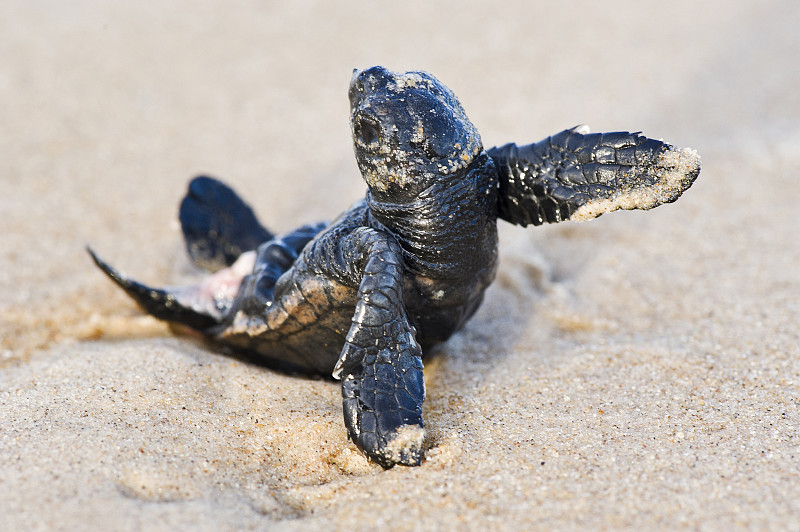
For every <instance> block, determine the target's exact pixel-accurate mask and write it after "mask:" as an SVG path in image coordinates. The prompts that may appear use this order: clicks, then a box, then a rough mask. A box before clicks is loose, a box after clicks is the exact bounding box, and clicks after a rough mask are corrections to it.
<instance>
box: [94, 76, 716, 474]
mask: <svg viewBox="0 0 800 532" xmlns="http://www.w3.org/2000/svg"><path fill="white" fill-rule="evenodd" d="M349 95H350V125H351V129H352V135H353V143H354V148H355V155H356V159H357V161H358V167H359V169H360V170H361V174H362V176H363V178H364V180H365V181H366V182H367V185H368V188H367V192H366V197H365V198H363V199H361V200H359V201H357V202H356V203H354V204H353V205H352V206H350V208H349V209H347V210H346V211H345V212H344V213H343V214H342V215H341V216H339V217H338V218H337V219H336V220H334V221H333V222H331V223H330V224H324V223H323V224H316V225H306V226H303V227H301V228H299V229H297V230H295V231H292V232H290V233H288V234H285V235H282V236H274V235H273V234H272V233H271V232H269V231H268V230H267V229H265V228H264V227H263V226H262V225H261V224H260V223H259V222H258V220H257V219H256V217H255V215H254V214H253V211H252V210H251V209H250V207H248V206H247V204H245V203H244V201H242V200H241V199H240V198H239V197H238V196H237V195H236V194H235V193H234V192H233V191H232V190H231V189H230V188H228V187H227V186H226V185H224V184H222V183H220V182H219V181H216V180H214V179H211V178H209V177H197V178H195V179H194V180H193V181H192V182H191V183H190V184H189V191H188V194H187V195H186V197H185V198H184V199H183V202H182V204H181V207H180V221H181V225H182V227H183V233H184V236H185V238H186V245H187V248H188V252H189V255H190V256H191V258H192V260H193V261H194V263H195V264H197V265H199V266H200V267H202V268H204V269H206V270H208V271H210V272H216V273H213V274H212V275H210V276H208V277H207V278H206V280H205V281H204V282H202V283H201V284H199V285H196V286H189V287H181V288H163V289H154V288H150V287H147V286H144V285H142V284H140V283H138V282H136V281H134V280H132V279H130V278H129V277H127V276H125V275H123V274H121V273H120V272H118V271H116V270H115V269H113V268H111V267H110V266H109V265H107V264H106V263H105V262H103V261H102V260H101V259H100V258H98V257H97V256H96V255H95V254H94V253H92V252H91V250H90V253H92V256H93V258H94V260H95V262H96V263H97V265H98V266H99V267H100V268H101V269H102V270H103V271H104V272H105V273H106V274H107V275H108V276H109V277H110V278H111V279H112V280H114V282H116V283H117V284H118V285H119V286H121V287H122V288H123V289H124V290H125V291H126V292H127V293H128V294H129V295H130V296H131V297H133V299H135V300H136V301H137V302H138V303H139V304H140V305H141V306H142V307H143V308H144V309H145V310H146V311H147V312H149V313H150V314H152V315H153V316H155V317H157V318H159V319H162V320H167V321H170V322H175V323H180V324H183V325H187V326H189V327H191V328H193V329H196V330H198V331H200V332H202V333H204V334H206V335H208V336H209V337H211V338H213V339H215V340H216V341H218V342H220V343H222V344H225V345H228V346H232V347H233V348H234V349H239V350H243V351H246V352H249V353H253V354H256V355H258V356H259V357H261V359H262V360H264V361H265V363H267V364H270V365H272V366H277V367H280V368H284V369H287V370H291V371H302V372H306V373H315V374H325V375H331V374H332V375H333V377H334V378H336V379H340V380H341V383H342V397H343V408H344V421H345V425H346V426H347V430H348V434H349V436H350V438H351V439H352V440H353V441H354V442H355V443H356V445H357V446H358V447H359V448H360V449H362V450H363V451H364V453H366V455H367V456H368V457H369V458H370V459H372V460H374V461H375V462H377V463H379V464H380V465H382V466H383V467H387V468H388V467H391V466H393V465H395V464H404V465H418V464H419V463H420V462H421V460H422V454H423V436H424V431H423V422H422V402H423V400H424V399H425V384H424V382H423V375H422V360H421V357H422V354H423V351H424V350H425V349H426V348H427V347H429V346H431V345H433V344H436V343H437V342H442V341H445V340H447V339H448V338H449V337H450V336H451V335H452V334H453V333H454V332H455V331H457V330H459V328H461V326H462V325H463V324H464V322H465V321H466V320H467V319H469V317H470V316H472V314H473V313H474V312H475V310H476V309H477V308H478V305H480V303H481V300H482V299H483V293H484V290H486V288H487V287H488V286H489V284H490V283H491V282H492V280H493V279H494V277H495V272H496V269H497V219H498V218H499V219H502V220H505V221H507V222H510V223H513V224H518V225H522V226H526V225H529V224H532V225H540V224H542V223H544V222H548V223H555V222H561V221H565V220H588V219H590V218H595V217H597V216H600V215H601V214H603V213H606V212H611V211H614V210H617V209H651V208H653V207H656V206H658V205H660V204H662V203H668V202H672V201H675V200H676V199H677V198H678V197H679V196H680V195H681V193H682V192H683V191H685V190H686V189H688V188H689V187H690V186H691V185H692V183H693V182H694V180H695V179H696V178H697V175H698V173H699V171H700V162H699V157H698V155H697V153H696V152H695V151H693V150H691V149H677V148H674V147H672V146H670V145H668V144H665V143H664V142H662V141H659V140H653V139H649V138H646V137H643V136H641V135H640V134H638V133H626V132H620V133H603V134H600V133H593V134H590V133H589V130H588V128H587V127H586V126H579V127H576V128H573V129H568V130H565V131H562V132H561V133H558V134H557V135H554V136H552V137H549V138H547V139H545V140H543V141H541V142H537V143H535V144H529V145H526V146H517V145H516V144H506V145H505V146H502V147H498V148H492V149H490V150H484V149H483V146H482V144H481V138H480V136H479V135H478V132H477V130H476V129H475V127H474V126H473V125H472V123H471V122H470V121H469V119H468V118H467V115H466V114H465V112H464V109H463V108H462V107H461V105H460V103H459V102H458V100H457V99H456V97H455V96H454V95H453V93H452V92H451V91H450V90H449V89H448V88H447V87H445V86H444V85H443V84H442V83H440V82H439V81H438V80H437V79H436V78H434V77H433V76H432V75H430V74H428V73H425V72H406V73H402V74H401V73H394V72H391V71H389V70H387V69H385V68H383V67H373V68H369V69H367V70H356V71H354V73H353V78H352V81H351V82H350V91H349Z"/></svg>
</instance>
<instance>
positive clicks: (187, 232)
mask: <svg viewBox="0 0 800 532" xmlns="http://www.w3.org/2000/svg"><path fill="white" fill-rule="evenodd" d="M179 218H180V222H181V228H182V229H183V236H184V238H185V240H186V249H187V251H188V252H189V256H190V257H191V258H192V261H193V262H194V263H195V264H196V265H197V266H199V267H201V268H203V269H205V270H208V271H212V272H213V271H217V270H220V269H222V268H225V267H226V266H230V265H231V264H233V263H234V262H235V261H236V259H237V258H238V257H239V255H241V254H242V253H244V252H245V251H250V250H254V249H256V248H257V247H258V246H259V245H260V244H261V243H263V242H266V241H267V240H270V239H271V238H272V237H273V235H272V233H270V232H269V231H268V230H267V229H265V228H264V227H263V226H262V225H261V223H260V222H259V221H258V219H257V218H256V215H255V214H254V213H253V209H251V208H250V206H249V205H247V203H245V202H244V200H242V198H240V197H239V196H238V195H237V194H236V192H234V191H233V190H232V189H231V188H230V187H228V186H227V185H226V184H224V183H222V182H221V181H218V180H216V179H214V178H211V177H206V176H198V177H195V178H194V179H192V181H191V182H190V183H189V190H188V191H187V192H186V196H185V197H184V198H183V201H182V202H181V207H180V212H179Z"/></svg>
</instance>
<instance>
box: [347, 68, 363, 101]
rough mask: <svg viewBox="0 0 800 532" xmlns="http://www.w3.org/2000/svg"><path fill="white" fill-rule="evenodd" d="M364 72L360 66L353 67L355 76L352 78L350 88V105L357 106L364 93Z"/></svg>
mask: <svg viewBox="0 0 800 532" xmlns="http://www.w3.org/2000/svg"><path fill="white" fill-rule="evenodd" d="M362 72H364V71H363V70H360V69H358V68H354V69H353V77H352V78H350V88H349V90H348V93H347V94H348V96H349V97H350V106H351V107H355V105H356V103H357V102H358V100H359V99H360V96H361V95H362V94H364V85H363V84H362V83H361V79H360V77H361V73H362Z"/></svg>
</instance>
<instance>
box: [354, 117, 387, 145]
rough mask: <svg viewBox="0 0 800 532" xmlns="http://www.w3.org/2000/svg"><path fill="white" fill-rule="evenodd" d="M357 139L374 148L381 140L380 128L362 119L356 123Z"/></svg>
mask: <svg viewBox="0 0 800 532" xmlns="http://www.w3.org/2000/svg"><path fill="white" fill-rule="evenodd" d="M355 134H356V137H357V138H358V140H360V141H361V142H363V143H364V144H365V145H367V146H372V145H374V144H376V143H377V142H378V140H380V136H381V131H380V128H379V127H378V126H377V125H376V124H373V123H372V121H370V120H366V119H364V118H362V119H361V120H359V121H358V122H356V131H355Z"/></svg>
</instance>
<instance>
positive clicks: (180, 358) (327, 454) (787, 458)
mask: <svg viewBox="0 0 800 532" xmlns="http://www.w3.org/2000/svg"><path fill="white" fill-rule="evenodd" d="M362 4H363V3H359V2H347V3H336V4H330V5H329V4H324V3H314V2H303V3H294V4H291V5H287V6H283V5H275V6H269V5H265V4H264V3H258V2H238V3H234V4H226V5H225V6H222V5H221V4H219V3H214V2H185V1H180V2H173V3H171V4H170V6H169V7H160V8H148V7H140V6H134V5H112V4H108V3H104V2H98V1H93V0H86V1H76V2H70V3H68V4H64V3H61V2H52V1H48V0H45V1H41V2H36V3H33V2H22V1H16V0H14V1H11V2H6V4H5V5H4V6H3V7H2V8H1V9H0V10H1V11H2V12H3V14H4V15H5V16H3V17H0V65H2V66H0V110H2V114H1V115H0V116H2V124H3V126H2V127H0V146H2V148H0V154H1V155H2V156H0V183H2V185H3V188H4V194H2V195H0V213H2V223H3V230H2V232H0V516H2V517H0V529H2V530H32V529H65V530H69V529H71V530H76V529H81V530H100V529H103V530H106V529H112V530H167V529H176V528H187V529H192V530H233V529H250V528H258V529H280V530H283V529H286V530H294V529H303V530H306V529H311V528H319V529H347V530H366V529H374V528H376V527H380V526H385V527H391V528H392V529H397V530H408V529H425V530H435V529H442V530H444V529H449V528H451V527H453V526H455V527H457V528H460V529H463V530H486V529H501V530H502V529H510V530H523V529H540V530H556V529H557V530H575V529H640V530H641V529H670V530H671V529H676V528H677V529H703V530H730V529H731V528H749V529H771V530H800V347H798V346H799V345H800V334H798V330H797V322H798V319H797V318H798V299H800V297H799V296H800V281H798V264H800V239H798V234H797V230H798V215H797V210H796V205H797V201H798V199H800V181H798V179H797V176H798V174H800V126H799V125H798V123H800V91H798V87H800V68H798V67H797V58H798V56H800V38H798V37H797V34H796V25H797V21H798V20H800V8H798V5H797V3H796V2H792V1H788V0H786V1H767V2H735V3H730V2H721V1H720V2H703V3H695V2H688V1H685V2H684V1H681V2H677V3H671V4H669V5H656V4H651V3H634V2H606V3H602V4H597V3H594V2H588V1H584V2H579V3H577V4H576V3H571V4H569V5H566V4H565V5H563V6H562V5H560V4H559V5H554V4H550V3H540V4H531V3H529V2H505V3H503V5H502V7H498V6H496V5H494V4H489V3H486V4H476V5H472V4H470V5H469V6H466V4H463V3H461V2H439V3H436V4H435V6H432V5H429V4H428V3H424V2H421V1H420V2H411V3H407V4H405V7H399V6H394V5H392V6H389V5H386V6H383V7H381V6H380V5H362ZM373 64H383V65H385V66H387V67H390V68H393V69H396V70H402V69H425V70H429V71H431V72H432V73H434V74H435V75H436V76H437V77H439V78H440V79H441V80H442V81H443V82H444V83H446V84H447V85H448V86H449V87H451V88H452V89H453V90H454V92H455V93H456V94H457V95H458V96H459V97H460V99H461V101H462V103H463V104H464V106H465V108H466V109H467V112H468V113H469V114H470V117H471V118H472V120H473V122H474V123H475V124H476V125H477V127H478V128H479V130H480V131H481V134H482V136H483V140H484V144H485V145H486V146H493V145H498V144H503V143H506V142H509V141H516V142H520V143H526V142H533V141H537V140H539V139H541V138H543V137H546V136H547V135H550V134H553V133H556V132H558V131H560V130H562V129H564V128H567V127H572V126H574V125H577V124H580V123H587V124H589V125H590V126H591V127H592V130H593V131H611V130H625V129H628V130H642V131H643V132H645V133H646V134H647V135H648V136H651V137H656V138H659V137H663V138H665V139H666V140H668V141H669V142H672V143H674V144H676V145H679V146H691V147H693V148H695V149H697V150H698V152H699V153H700V154H701V156H702V157H703V170H702V172H701V175H700V178H699V179H698V181H697V183H696V184H695V185H694V187H693V188H692V189H690V190H689V191H688V192H687V193H685V194H684V196H683V197H682V198H681V199H680V200H679V201H678V202H677V203H675V204H673V205H669V206H665V207H661V208H659V209H657V210H654V211H650V212H644V213H642V212H624V213H614V214H611V215H607V216H604V217H602V218H600V219H598V220H594V221H591V222H588V223H581V224H559V225H554V226H548V227H539V228H527V229H522V228H516V227H510V226H508V225H505V224H501V225H502V227H501V261H502V262H501V268H500V273H499V275H498V279H497V281H496V283H495V284H494V285H493V286H492V288H491V289H490V290H489V292H488V293H487V297H486V302H485V304H484V306H483V307H482V308H481V309H480V311H479V312H478V314H477V315H476V316H475V317H474V318H473V319H472V320H471V321H470V322H469V324H468V326H467V327H466V329H465V330H464V331H462V332H461V333H459V334H458V335H457V336H456V337H454V338H453V339H451V341H449V342H448V343H447V344H446V345H444V346H443V347H442V348H441V349H440V350H439V352H438V353H437V354H436V356H435V357H433V358H431V359H428V360H427V361H426V370H425V371H426V380H427V391H428V399H427V401H426V403H425V416H426V423H427V430H428V437H427V445H428V447H429V449H428V451H427V461H426V462H425V463H424V464H423V466H422V467H419V468H403V467H396V468H394V469H392V470H390V471H383V470H382V469H381V468H379V467H378V466H375V465H373V464H370V463H368V462H367V461H366V460H365V459H364V458H363V457H362V455H361V454H360V453H358V451H357V450H356V449H355V447H354V446H353V445H352V444H350V443H349V442H348V441H347V439H346V433H345V430H344V425H343V422H342V419H341V398H340V390H339V386H338V385H337V384H336V383H334V382H329V381H325V380H312V379H304V378H299V377H293V376H289V375H284V374H281V373H277V372H274V371H271V370H269V369H265V368H263V367H259V366H257V365H253V364H250V363H248V362H246V361H243V360H237V359H235V358H231V357H228V356H225V355H224V354H223V353H222V352H221V351H220V350H219V349H218V348H216V347H215V346H213V345H210V344H207V343H204V342H203V341H202V340H199V339H196V338H188V337H186V336H178V335H175V334H173V333H172V332H171V331H170V330H169V328H168V327H166V326H165V325H163V324H161V323H159V322H157V321H155V320H153V319H151V318H149V317H146V316H143V315H142V314H141V312H140V311H139V310H138V309H137V308H136V307H135V306H134V305H133V303H131V302H130V301H129V300H128V299H127V298H126V297H125V295H124V294H123V293H122V292H121V291H119V290H118V289H116V288H115V287H113V286H112V285H111V283H110V282H108V281H107V280H106V279H104V278H103V277H102V275H101V274H100V272H99V271H97V270H96V269H95V268H94V266H93V265H92V264H91V261H90V259H89V257H88V255H87V254H86V253H85V251H84V249H83V248H84V246H85V245H86V244H89V243H91V244H92V246H93V247H94V248H95V249H97V250H98V252H100V253H101V254H102V255H103V256H104V257H105V258H106V259H108V260H109V261H110V262H111V263H112V264H114V265H116V266H118V267H120V268H121V269H123V270H124V271H126V272H128V273H130V274H132V275H135V276H136V277H137V278H139V279H142V280H143V281H147V282H150V283H154V284H159V283H163V284H176V283H180V282H187V281H189V280H191V279H192V278H194V277H195V276H196V273H195V272H193V271H192V269H191V267H190V266H189V263H188V260H187V259H186V258H185V255H184V251H183V245H182V242H181V237H180V230H179V228H178V226H177V222H176V214H177V205H178V202H179V200H180V198H181V196H182V194H183V192H184V189H185V186H186V184H187V182H188V180H189V179H190V178H191V177H192V176H193V175H196V174H198V173H208V174H211V175H216V176H218V177H221V178H224V179H225V180H226V181H228V182H229V183H230V184H231V185H233V186H234V187H235V188H236V189H237V190H239V191H241V192H242V193H243V194H244V195H245V196H246V197H247V198H248V199H249V200H250V201H251V203H252V205H253V206H254V208H255V210H256V211H257V212H258V213H259V215H260V217H261V219H262V220H264V222H265V223H267V224H268V225H269V226H270V227H271V228H273V229H275V230H276V231H283V230H288V229H291V228H292V227H294V226H297V225H300V224H302V223H306V222H311V221H316V220H320V219H330V218H332V217H334V216H335V215H336V214H337V213H338V212H340V211H341V210H342V209H344V208H346V207H347V206H348V205H349V204H350V203H351V202H352V201H353V200H355V199H356V198H358V197H359V196H360V195H362V194H363V192H364V188H365V187H364V184H363V182H362V181H361V179H360V177H359V175H358V171H357V168H356V165H355V161H354V158H353V155H352V148H351V146H350V138H349V128H348V123H347V113H348V109H347V84H348V82H349V79H350V72H351V70H352V68H354V67H366V66H370V65H373Z"/></svg>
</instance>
